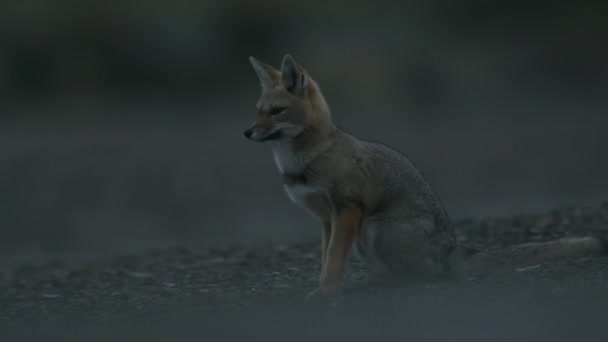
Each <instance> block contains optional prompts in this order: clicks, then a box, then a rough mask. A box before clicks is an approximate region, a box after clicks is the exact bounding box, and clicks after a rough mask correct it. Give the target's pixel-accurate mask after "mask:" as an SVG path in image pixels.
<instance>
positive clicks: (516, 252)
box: [245, 55, 605, 294]
mask: <svg viewBox="0 0 608 342" xmlns="http://www.w3.org/2000/svg"><path fill="white" fill-rule="evenodd" d="M250 60H251V63H252V65H253V68H254V69H255V71H256V73H257V74H258V76H259V79H260V82H261V85H262V95H261V97H260V100H259V101H258V104H257V109H258V118H257V120H256V121H255V122H254V124H253V125H252V126H251V127H250V128H249V129H247V130H246V131H245V135H246V136H247V137H248V138H250V139H252V140H255V141H266V140H271V141H273V142H274V149H273V153H274V159H275V162H276V164H277V167H278V169H279V172H280V173H281V175H282V177H283V183H284V187H285V190H286V191H287V193H288V195H289V197H290V198H291V199H292V200H293V201H294V202H295V203H297V204H299V205H301V206H303V207H304V208H306V209H308V210H309V211H310V212H311V213H313V214H314V215H315V216H317V217H318V218H319V219H320V220H321V222H322V223H323V234H322V237H323V245H322V267H321V269H322V271H321V276H320V286H319V289H318V290H317V291H316V292H314V293H315V294H316V293H324V294H327V293H331V292H333V291H336V290H337V289H338V288H339V286H340V283H341V279H342V274H343V271H344V261H345V258H346V256H347V255H348V254H349V251H350V247H351V245H354V246H355V248H356V249H357V251H358V252H359V253H358V254H360V255H361V256H362V257H363V259H364V260H366V261H367V263H368V264H369V266H370V268H371V273H372V274H371V276H372V277H374V276H378V275H382V274H405V275H442V274H448V273H450V272H451V271H456V272H461V271H466V272H471V273H479V272H485V271H491V270H492V268H493V267H496V268H500V267H504V266H505V265H509V266H510V267H513V266H514V265H516V263H519V264H522V263H523V264H524V265H525V264H526V262H528V264H530V263H538V262H542V261H544V260H548V259H554V258H561V257H567V256H579V255H596V254H600V253H602V252H604V249H605V246H604V244H603V243H602V242H601V241H599V240H598V239H595V238H578V239H575V238H572V239H561V240H556V241H553V242H548V243H544V244H526V245H521V246H519V247H516V248H511V249H504V250H500V251H491V252H488V253H477V254H475V255H473V256H471V257H469V258H468V261H466V262H463V259H464V257H463V255H464V253H463V252H462V251H461V250H460V249H459V248H458V245H457V241H456V235H455V233H454V229H453V227H452V224H451V222H450V219H449V218H448V215H447V214H446V212H445V210H444V209H443V207H442V205H441V203H440V201H439V200H438V198H437V196H435V194H434V193H433V191H432V189H431V187H430V186H429V184H428V183H427V181H426V180H425V179H424V177H423V176H422V174H421V173H420V172H419V171H418V170H417V169H416V167H415V166H414V165H413V164H412V163H411V162H410V161H409V160H408V159H407V158H406V157H405V156H403V155H402V154H400V153H398V152H396V151H395V150H393V149H391V148H389V147H387V146H384V145H382V144H378V143H373V142H367V141H363V140H360V139H357V138H355V137H353V136H352V135H350V134H348V133H346V132H344V131H342V130H340V129H339V128H338V127H336V126H335V125H334V123H333V120H332V118H331V112H330V109H329V107H328V105H327V103H326V101H325V99H324V97H323V94H322V93H321V90H320V89H319V86H318V85H317V83H316V82H315V81H314V80H313V79H312V78H311V77H310V75H309V74H308V73H307V72H306V71H305V70H304V69H303V68H302V67H301V66H300V65H299V64H297V63H296V62H295V61H294V59H293V58H292V57H291V56H289V55H287V56H285V58H284V59H283V64H282V69H281V71H278V70H276V69H274V68H273V67H271V66H269V65H267V64H264V63H262V62H259V61H258V60H256V59H255V58H253V57H251V58H250ZM522 257H524V258H523V259H525V260H521V259H522Z"/></svg>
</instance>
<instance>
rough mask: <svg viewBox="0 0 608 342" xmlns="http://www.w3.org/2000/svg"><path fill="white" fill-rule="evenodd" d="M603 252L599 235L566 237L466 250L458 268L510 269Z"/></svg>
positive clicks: (471, 271) (472, 271) (477, 271)
mask: <svg viewBox="0 0 608 342" xmlns="http://www.w3.org/2000/svg"><path fill="white" fill-rule="evenodd" d="M604 254H608V244H607V243H606V242H605V241H603V240H601V239H600V238H597V237H592V236H585V237H567V238H561V239H558V240H552V241H547V242H530V243H524V244H520V245H514V246H510V247H506V248H496V249H490V250H487V251H482V252H475V253H468V255H467V256H461V270H460V271H461V272H463V273H464V274H468V275H483V274H489V273H497V272H505V271H512V270H515V269H517V268H524V267H527V266H533V265H537V264H541V263H543V262H547V261H555V260H561V259H567V258H577V257H597V256H601V255H604Z"/></svg>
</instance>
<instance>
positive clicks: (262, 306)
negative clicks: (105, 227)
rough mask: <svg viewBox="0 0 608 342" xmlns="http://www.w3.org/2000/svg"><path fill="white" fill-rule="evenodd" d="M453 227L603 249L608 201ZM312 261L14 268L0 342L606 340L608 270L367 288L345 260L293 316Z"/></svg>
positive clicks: (261, 249) (241, 257) (162, 256)
mask: <svg viewBox="0 0 608 342" xmlns="http://www.w3.org/2000/svg"><path fill="white" fill-rule="evenodd" d="M456 226H457V230H458V233H459V237H460V240H461V242H462V243H463V244H465V245H467V246H471V247H474V248H478V249H485V248H490V247H496V246H505V245H509V244H514V243H520V242H524V241H543V240H548V239H552V238H556V237H563V236H576V235H590V234H591V235H596V236H600V237H602V238H605V239H606V241H608V202H606V203H603V204H601V205H598V206H595V207H585V208H565V209H560V210H555V211H552V212H548V213H542V214H535V215H521V216H516V217H510V218H500V219H483V220H468V221H464V222H459V223H457V225H456ZM319 248H320V247H319V242H318V241H303V242H299V243H292V244H276V243H275V244H266V245H261V246H260V245H257V246H234V247H229V248H202V247H193V246H177V247H174V248H171V249H167V250H152V251H149V252H146V253H143V254H140V255H131V256H124V257H117V258H108V259H103V260H97V261H94V262H87V263H83V264H77V265H74V264H70V265H67V264H62V263H59V262H55V263H50V264H47V265H43V266H23V267H20V268H18V269H15V270H13V271H12V272H9V273H6V274H5V275H4V276H3V278H2V279H0V340H10V339H12V340H17V341H25V340H45V341H46V340H66V339H69V340H86V341H90V340H103V341H105V340H131V341H138V340H146V341H148V340H154V339H158V340H165V339H176V338H177V340H181V339H195V340H207V339H208V340H216V339H219V338H220V337H221V338H222V339H224V338H226V337H227V338H228V339H233V340H244V339H247V340H264V341H267V340H275V339H276V340H284V339H285V338H289V339H290V340H294V339H295V340H310V339H315V340H318V339H321V340H332V341H333V340H336V339H337V340H342V339H348V340H364V339H370V338H383V337H386V338H387V339H388V338H394V337H399V338H402V337H410V338H414V339H426V340H429V339H430V340H434V339H442V340H443V339H446V338H449V339H451V340H471V339H473V340H476V339H493V340H496V339H498V340H513V339H523V340H538V339H539V338H540V339H541V340H542V339H550V340H571V339H577V340H598V341H599V340H605V338H608V329H605V328H604V325H605V323H606V322H608V320H606V317H608V315H606V314H605V312H604V311H605V310H603V309H604V308H605V307H606V304H608V257H600V258H579V259H570V260H561V261H557V262H551V263H543V264H539V265H530V266H529V267H525V268H520V269H516V270H511V271H509V272H503V273H499V274H494V275H491V276H488V277H484V278H470V277H469V278H462V279H452V280H447V281H441V282H412V283H408V284H405V285H402V286H400V287H393V288H369V287H367V286H366V284H365V274H366V269H365V266H364V265H362V264H361V263H359V262H358V261H356V260H351V261H350V262H349V269H348V273H347V277H346V279H345V286H344V290H343V291H342V293H341V294H340V295H338V296H335V297H332V298H329V299H328V300H326V301H323V302H314V303H303V298H304V296H305V294H306V293H307V292H308V291H310V290H312V289H314V287H315V285H316V281H317V275H318V273H319V259H320V249H319Z"/></svg>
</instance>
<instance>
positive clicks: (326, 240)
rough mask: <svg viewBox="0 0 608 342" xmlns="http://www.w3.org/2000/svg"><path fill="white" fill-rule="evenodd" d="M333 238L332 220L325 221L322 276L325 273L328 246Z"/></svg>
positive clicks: (322, 240) (322, 246)
mask: <svg viewBox="0 0 608 342" xmlns="http://www.w3.org/2000/svg"><path fill="white" fill-rule="evenodd" d="M330 239H331V220H329V221H325V222H323V231H322V232H321V277H323V274H324V273H325V260H327V248H328V246H329V240H330Z"/></svg>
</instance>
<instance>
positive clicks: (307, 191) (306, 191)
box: [283, 174, 330, 218]
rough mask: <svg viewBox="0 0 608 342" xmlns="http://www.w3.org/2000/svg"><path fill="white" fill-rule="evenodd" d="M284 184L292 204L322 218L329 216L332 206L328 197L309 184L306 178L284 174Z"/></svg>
mask: <svg viewBox="0 0 608 342" xmlns="http://www.w3.org/2000/svg"><path fill="white" fill-rule="evenodd" d="M283 184H284V185H283V187H284V188H285V192H287V196H289V199H291V201H292V202H294V203H296V204H298V205H299V206H301V207H304V208H306V209H308V210H309V211H310V212H312V213H313V214H314V215H316V216H319V217H321V218H325V217H327V216H328V215H329V212H330V204H329V200H328V197H327V195H326V194H325V193H324V192H323V191H322V190H320V189H319V188H316V187H314V186H312V185H311V184H309V183H308V182H307V180H306V178H305V177H304V176H302V175H292V174H283Z"/></svg>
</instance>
